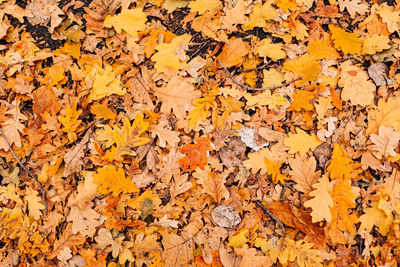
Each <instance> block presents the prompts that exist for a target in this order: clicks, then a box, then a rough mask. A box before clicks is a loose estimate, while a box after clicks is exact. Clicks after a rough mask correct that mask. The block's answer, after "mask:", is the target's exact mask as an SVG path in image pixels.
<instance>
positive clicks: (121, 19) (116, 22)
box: [103, 8, 147, 37]
mask: <svg viewBox="0 0 400 267" xmlns="http://www.w3.org/2000/svg"><path fill="white" fill-rule="evenodd" d="M146 20H147V16H146V13H144V12H143V11H142V9H141V8H132V9H127V8H122V10H121V13H119V14H118V15H115V16H112V17H111V16H107V17H106V19H105V20H104V24H103V25H104V27H107V28H111V27H114V29H115V31H116V32H117V33H121V30H124V31H125V32H127V33H129V34H130V35H132V36H133V37H135V36H137V35H138V32H139V31H143V30H144V29H145V28H146V25H145V23H146Z"/></svg>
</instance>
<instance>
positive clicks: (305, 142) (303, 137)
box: [283, 128, 323, 156]
mask: <svg viewBox="0 0 400 267" xmlns="http://www.w3.org/2000/svg"><path fill="white" fill-rule="evenodd" d="M283 143H284V144H285V146H288V147H289V148H290V149H289V153H296V152H299V153H300V155H302V156H304V155H305V154H306V153H307V152H308V151H309V150H314V149H315V148H316V147H317V146H319V145H320V144H322V143H323V142H322V141H321V140H319V139H318V137H317V136H316V135H315V134H314V133H313V134H311V135H308V134H307V133H306V132H305V131H303V130H302V129H300V128H297V129H296V134H294V133H291V132H290V133H289V137H287V138H285V140H284V141H283Z"/></svg>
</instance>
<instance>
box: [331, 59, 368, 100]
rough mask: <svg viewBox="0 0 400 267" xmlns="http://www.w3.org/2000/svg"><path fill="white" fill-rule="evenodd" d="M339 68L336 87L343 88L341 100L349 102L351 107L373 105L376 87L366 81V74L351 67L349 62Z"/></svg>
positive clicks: (357, 68)
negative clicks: (340, 69)
mask: <svg viewBox="0 0 400 267" xmlns="http://www.w3.org/2000/svg"><path fill="white" fill-rule="evenodd" d="M341 68H342V71H341V72H340V79H339V82H338V85H339V86H341V87H343V90H342V94H341V96H342V99H343V100H350V102H351V104H353V105H361V106H368V105H371V104H373V100H374V92H375V90H376V87H375V85H374V84H373V83H372V82H370V81H368V78H369V76H368V73H367V72H365V71H363V70H362V69H361V68H359V67H356V66H354V65H352V64H351V61H350V60H348V61H346V62H344V63H342V64H341Z"/></svg>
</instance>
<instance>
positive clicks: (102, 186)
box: [93, 165, 139, 196]
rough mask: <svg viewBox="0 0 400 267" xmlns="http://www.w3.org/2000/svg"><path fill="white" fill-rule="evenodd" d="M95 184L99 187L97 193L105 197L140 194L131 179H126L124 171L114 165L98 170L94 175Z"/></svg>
mask: <svg viewBox="0 0 400 267" xmlns="http://www.w3.org/2000/svg"><path fill="white" fill-rule="evenodd" d="M93 183H94V184H96V185H98V186H99V187H98V188H97V192H99V193H100V194H105V195H108V194H111V195H113V196H118V195H119V194H120V193H134V192H139V189H138V188H137V187H136V185H135V184H134V183H133V182H132V181H131V179H129V178H125V173H124V170H123V169H120V168H119V169H117V168H116V167H115V166H112V165H107V166H105V167H102V168H99V169H97V173H95V174H94V175H93Z"/></svg>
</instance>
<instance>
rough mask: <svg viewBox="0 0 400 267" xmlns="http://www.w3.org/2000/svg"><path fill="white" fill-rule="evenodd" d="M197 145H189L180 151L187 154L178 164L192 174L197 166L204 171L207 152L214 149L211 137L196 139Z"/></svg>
mask: <svg viewBox="0 0 400 267" xmlns="http://www.w3.org/2000/svg"><path fill="white" fill-rule="evenodd" d="M196 141H197V144H187V145H185V146H184V147H182V148H181V149H180V150H179V151H180V152H181V153H184V154H187V156H186V157H184V158H183V159H179V160H178V163H179V164H182V165H183V170H184V171H189V172H192V171H194V170H195V169H196V167H197V166H199V167H200V169H202V170H204V165H206V164H207V151H211V150H212V149H213V148H212V146H211V144H210V137H208V136H207V137H199V138H197V139H196Z"/></svg>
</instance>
